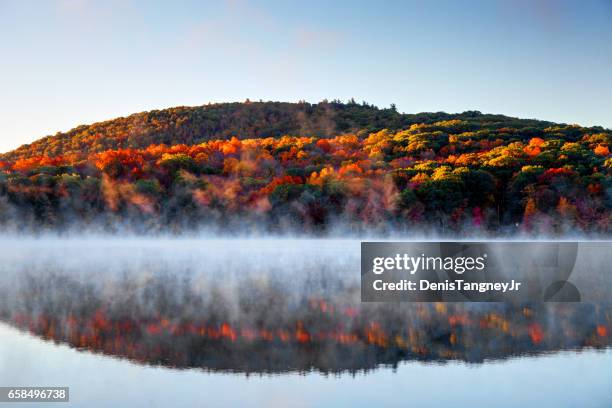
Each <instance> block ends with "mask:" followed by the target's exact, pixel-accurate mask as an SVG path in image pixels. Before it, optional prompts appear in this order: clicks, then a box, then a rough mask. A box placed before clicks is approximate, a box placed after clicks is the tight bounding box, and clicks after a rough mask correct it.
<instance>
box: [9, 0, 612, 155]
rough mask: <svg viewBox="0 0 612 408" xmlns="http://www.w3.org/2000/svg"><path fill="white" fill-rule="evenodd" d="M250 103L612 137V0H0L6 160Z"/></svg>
mask: <svg viewBox="0 0 612 408" xmlns="http://www.w3.org/2000/svg"><path fill="white" fill-rule="evenodd" d="M247 98H249V99H251V100H260V99H262V100H274V101H298V100H306V101H308V102H318V101H320V100H322V99H325V98H327V99H341V100H348V99H349V98H355V100H357V101H362V100H365V101H367V102H369V103H373V104H375V105H377V106H380V107H388V106H389V105H390V104H392V103H394V104H396V106H397V108H398V110H400V111H402V112H407V113H415V112H426V111H447V112H462V111H466V110H480V111H482V112H487V113H502V114H506V115H510V116H518V117H523V118H538V119H544V120H551V121H556V122H563V123H578V124H580V125H585V126H593V125H601V126H604V127H608V128H612V0H584V1H563V0H558V1H552V0H549V1H546V0H532V1H531V0H512V1H511V0H499V1H494V0H483V1H476V0H466V1H443V0H432V1H424V0H423V1H397V2H396V1H380V2H379V1H361V0H352V1H342V0H339V1H333V2H330V1H317V0H311V1H302V2H297V1H283V2H281V1H256V2H255V1H247V0H242V1H241V0H227V1H214V2H206V1H193V2H191V1H173V2H168V1H153V0H150V1H129V0H104V1H89V0H61V1H45V0H40V1H36V0H15V1H12V0H0V152H4V151H8V150H10V149H13V148H16V147H18V146H19V145H21V144H24V143H29V142H31V141H33V140H36V139H38V138H40V137H43V136H46V135H49V134H55V133H56V132H58V131H66V130H69V129H71V128H73V127H75V126H78V125H81V124H88V123H93V122H97V121H101V120H106V119H112V118H114V117H118V116H125V115H129V114H131V113H135V112H141V111H145V110H150V109H162V108H167V107H172V106H177V105H202V104H205V103H208V102H228V101H244V100H245V99H247Z"/></svg>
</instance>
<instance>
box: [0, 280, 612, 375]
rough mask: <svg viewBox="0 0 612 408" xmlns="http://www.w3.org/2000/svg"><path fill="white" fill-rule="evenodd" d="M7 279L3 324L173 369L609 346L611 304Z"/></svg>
mask: <svg viewBox="0 0 612 408" xmlns="http://www.w3.org/2000/svg"><path fill="white" fill-rule="evenodd" d="M18 282H19V284H18V290H17V292H16V293H17V295H16V296H14V297H13V301H7V300H6V299H8V297H5V298H4V299H5V301H4V302H3V303H2V307H1V309H0V313H1V316H2V319H3V320H4V321H6V322H9V323H10V324H12V325H14V326H16V327H19V328H21V329H23V330H28V331H30V332H31V333H34V334H36V335H38V336H41V337H43V338H45V339H49V340H54V341H58V342H62V343H66V344H69V345H71V346H73V347H76V348H79V349H84V350H89V351H93V352H97V353H104V354H107V355H111V356H117V357H123V358H127V359H130V360H132V361H134V362H138V363H143V364H152V365H163V366H167V367H176V368H191V367H197V368H201V369H205V370H211V371H228V372H243V373H285V372H295V371H297V372H308V371H312V370H316V371H320V372H324V373H341V372H356V371H364V370H365V371H368V370H372V369H375V368H377V367H379V366H382V365H385V366H397V365H398V363H400V362H402V361H406V360H420V361H436V362H445V361H451V360H460V361H464V362H468V363H482V362H485V361H486V360H490V359H491V360H492V359H507V358H510V357H514V356H523V355H538V354H542V353H550V352H556V351H559V350H567V349H584V348H596V349H601V348H605V347H607V346H609V345H610V344H611V339H610V335H609V330H610V328H611V327H612V320H611V319H612V308H611V307H608V306H605V305H601V304H599V305H596V304H538V305H527V304H526V305H510V304H459V303H457V304H444V303H436V304H427V303H420V304H362V303H359V302H358V301H355V298H356V297H357V296H358V294H357V290H356V289H357V288H349V290H348V291H347V292H343V293H345V296H344V298H342V297H340V298H338V297H333V298H323V297H313V296H311V295H310V294H307V293H303V294H302V295H303V296H295V295H294V296H289V295H288V293H290V291H289V290H288V288H286V287H284V286H283V283H282V281H273V280H266V281H257V280H250V281H249V280H247V281H245V282H244V283H243V285H242V286H241V288H242V290H241V291H239V292H237V293H236V292H232V293H229V294H228V293H226V292H224V290H223V289H224V288H223V286H222V285H216V286H215V285H212V286H211V285H210V284H208V285H205V287H204V288H202V287H200V286H199V285H198V284H197V282H194V281H192V280H190V279H189V278H187V277H186V276H183V277H178V276H177V275H176V274H153V275H149V276H148V277H146V278H144V279H143V278H133V277H127V276H123V277H122V278H121V279H119V280H117V281H114V282H111V281H108V282H84V281H81V280H80V279H77V278H74V277H71V276H69V275H67V274H62V273H59V272H53V273H50V274H47V275H45V276H40V275H36V276H35V275H33V274H27V273H26V274H24V275H23V276H22V277H21V278H20V279H18ZM328 283H330V284H331V282H328ZM337 285H339V283H338V284H337ZM347 293H348V295H347ZM331 299H334V300H331Z"/></svg>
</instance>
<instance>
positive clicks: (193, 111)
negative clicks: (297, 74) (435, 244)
mask: <svg viewBox="0 0 612 408" xmlns="http://www.w3.org/2000/svg"><path fill="white" fill-rule="evenodd" d="M453 119H459V120H468V121H472V122H474V126H473V127H474V128H479V127H481V126H482V125H483V124H486V125H487V127H488V128H490V129H495V128H500V127H505V126H509V127H518V128H528V127H534V128H545V127H547V126H550V125H551V124H552V123H550V122H544V121H537V120H526V119H516V118H510V117H506V116H503V115H483V114H481V113H480V112H475V111H471V112H464V113H461V114H448V113H444V112H436V113H419V114H402V113H399V112H397V111H396V110H395V109H391V108H390V109H379V108H377V107H375V106H372V105H369V104H366V103H362V104H357V103H346V104H344V103H341V102H338V101H334V102H321V103H318V104H309V103H286V102H245V103H220V104H209V105H204V106H196V107H175V108H170V109H164V110H153V111H149V112H141V113H135V114H133V115H130V116H127V117H122V118H117V119H113V120H108V121H104V122H99V123H94V124H92V125H82V126H78V127H76V128H74V129H71V130H69V131H67V132H59V133H57V134H55V135H53V136H47V137H44V138H42V139H40V140H37V141H35V142H33V143H32V144H28V145H24V146H21V147H20V148H18V149H16V150H14V151H12V152H8V153H4V154H0V159H1V160H16V159H20V158H27V157H31V156H35V155H44V156H50V157H53V156H60V155H65V154H73V153H79V154H82V153H93V152H102V151H104V150H109V149H127V148H133V149H139V148H145V147H147V146H149V145H151V144H162V143H163V144H168V145H173V144H188V145H191V144H199V143H202V142H205V141H207V140H211V139H228V138H230V137H232V136H234V137H237V138H238V139H252V138H256V139H258V138H266V137H280V136H283V135H294V136H295V135H300V136H317V137H333V136H337V135H340V134H343V133H350V132H353V133H356V132H361V133H371V132H377V131H379V130H382V129H389V130H397V129H402V128H405V127H408V126H410V125H413V124H415V123H425V124H430V123H435V122H438V121H444V120H453Z"/></svg>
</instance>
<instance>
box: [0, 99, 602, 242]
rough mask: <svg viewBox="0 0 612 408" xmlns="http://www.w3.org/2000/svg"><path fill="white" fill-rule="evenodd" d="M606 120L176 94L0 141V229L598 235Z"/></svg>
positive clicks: (600, 218) (352, 103) (600, 224)
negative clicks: (594, 122) (20, 139)
mask: <svg viewBox="0 0 612 408" xmlns="http://www.w3.org/2000/svg"><path fill="white" fill-rule="evenodd" d="M610 144H612V132H611V131H610V130H607V129H604V128H601V127H592V128H585V127H580V126H577V125H566V124H554V123H551V122H545V121H538V120H531V119H529V120H527V119H517V118H511V117H507V116H503V115H488V114H482V113H480V112H476V111H468V112H464V113H460V114H448V113H443V112H438V113H420V114H402V113H399V112H397V111H396V110H395V109H394V108H389V109H378V108H376V107H374V106H371V105H368V104H357V103H354V102H349V103H345V104H344V103H340V102H337V101H334V102H321V103H319V104H314V105H312V104H308V103H297V104H291V103H280V102H265V103H264V102H246V103H228V104H215V105H206V106H201V107H179V108H172V109H166V110H160V111H151V112H144V113H138V114H134V115H131V116H128V117H125V118H118V119H114V120H110V121H106V122H101V123H97V124H93V125H89V126H80V127H77V128H75V129H73V130H71V131H68V132H66V133H58V134H56V135H55V136H49V137H46V138H43V139H41V140H39V141H36V142H34V143H32V144H30V145H25V146H22V147H20V148H19V149H17V150H14V151H12V152H9V153H5V154H3V155H1V156H0V224H1V225H3V226H4V228H13V229H18V230H23V229H41V228H43V229H44V228H48V229H64V228H70V227H78V228H82V227H83V226H96V227H100V226H101V227H102V228H105V229H107V228H109V229H116V228H117V226H119V225H121V226H122V227H123V228H124V227H129V228H132V229H134V230H136V231H139V232H143V233H147V232H150V231H176V232H182V231H185V230H189V229H196V228H200V227H202V226H208V227H210V226H215V227H216V228H219V229H220V230H221V231H223V232H227V231H232V232H242V233H245V232H250V231H252V230H253V229H256V230H258V231H266V232H269V231H284V230H298V231H301V232H305V233H322V232H328V231H331V230H334V229H336V228H338V227H339V226H341V227H342V228H343V230H344V229H347V228H348V229H349V230H350V231H361V230H365V229H368V230H370V229H375V230H376V231H382V232H388V231H392V230H393V231H397V230H401V231H413V232H414V231H421V232H422V231H424V230H428V231H436V232H442V233H445V234H452V235H457V234H465V233H467V234H493V235H504V236H505V235H508V234H512V233H516V232H529V233H537V234H547V235H563V234H569V233H570V232H571V233H575V232H580V233H583V234H596V235H601V234H604V235H606V234H608V233H609V228H610V221H611V212H610V209H611V208H612V177H611V173H612V157H611V155H610V151H609V147H610Z"/></svg>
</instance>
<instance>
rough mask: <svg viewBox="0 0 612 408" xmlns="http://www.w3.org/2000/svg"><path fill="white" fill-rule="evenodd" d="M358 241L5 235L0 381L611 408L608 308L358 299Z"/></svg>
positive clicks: (347, 399) (267, 398)
mask: <svg viewBox="0 0 612 408" xmlns="http://www.w3.org/2000/svg"><path fill="white" fill-rule="evenodd" d="M359 247H360V244H359V241H356V240H350V239H347V240H316V239H313V240H308V239H302V240H300V239H260V240H253V239H244V240H242V239H224V240H219V239H197V238H193V239H173V238H159V239H137V238H125V239H116V238H104V237H102V238H93V237H88V238H70V239H23V238H19V239H9V238H5V239H3V240H0V248H1V249H0V256H1V258H2V259H3V262H2V265H0V273H1V276H2V277H3V278H2V282H1V283H0V295H2V296H1V297H0V316H1V317H2V320H3V323H1V324H0V386H13V385H14V386H26V385H28V386H35V385H37V386H69V387H70V397H71V403H70V404H69V405H71V406H109V405H112V404H114V405H118V406H125V405H129V406H160V407H161V406H194V405H195V406H240V407H243V406H261V405H267V406H304V407H311V406H313V407H321V406H333V407H336V406H350V407H354V406H371V405H373V404H376V405H381V406H406V404H409V405H415V406H432V407H437V406H449V405H454V406H483V405H484V406H512V407H514V406H535V405H537V406H544V407H546V406H550V407H573V406H593V407H609V406H611V405H612V394H611V393H610V392H609V389H610V386H611V385H612V352H611V351H610V343H611V340H610V335H609V330H610V327H611V326H610V324H611V321H610V319H611V316H612V313H611V310H612V309H611V308H610V307H609V306H608V305H604V304H592V303H578V304H525V305H511V304H501V303H486V304H468V303H412V304H411V303H404V304H378V303H374V304H362V303H360V301H359V293H360V292H359V259H360V258H359ZM24 405H26V404H22V405H20V406H24Z"/></svg>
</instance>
